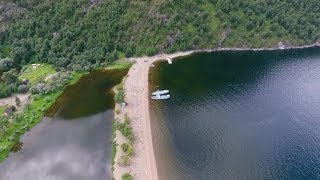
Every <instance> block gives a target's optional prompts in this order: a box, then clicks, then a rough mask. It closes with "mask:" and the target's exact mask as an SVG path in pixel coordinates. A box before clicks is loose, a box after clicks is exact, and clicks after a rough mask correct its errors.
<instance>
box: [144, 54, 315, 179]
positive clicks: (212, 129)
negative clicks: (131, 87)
mask: <svg viewBox="0 0 320 180" xmlns="http://www.w3.org/2000/svg"><path fill="white" fill-rule="evenodd" d="M178 59H180V60H178ZM178 59H177V60H176V61H174V63H173V64H172V65H168V64H167V63H166V62H159V63H157V65H156V67H155V68H153V69H152V70H151V72H150V81H151V85H150V90H156V89H157V88H158V87H160V88H161V89H169V90H170V94H171V97H172V98H171V99H169V100H167V101H160V102H159V101H150V105H151V106H150V109H151V117H152V124H153V127H152V128H153V129H152V130H153V139H154V145H155V150H156V152H155V153H156V159H157V166H158V169H159V174H160V179H161V180H162V179H163V180H164V179H184V180H186V179H191V180H193V179H197V180H198V179H201V180H208V179H288V180H292V179H297V180H304V179H320V48H310V49H304V50H285V51H271V52H216V53H211V54H210V53H205V54H196V55H192V56H188V57H184V58H178Z"/></svg>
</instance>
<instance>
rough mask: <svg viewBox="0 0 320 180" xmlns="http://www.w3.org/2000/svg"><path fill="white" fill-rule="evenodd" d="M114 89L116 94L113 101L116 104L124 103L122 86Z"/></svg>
mask: <svg viewBox="0 0 320 180" xmlns="http://www.w3.org/2000/svg"><path fill="white" fill-rule="evenodd" d="M115 89H116V93H115V95H114V100H115V102H116V103H118V104H121V103H123V102H124V97H125V92H124V88H123V84H120V85H118V86H116V87H115Z"/></svg>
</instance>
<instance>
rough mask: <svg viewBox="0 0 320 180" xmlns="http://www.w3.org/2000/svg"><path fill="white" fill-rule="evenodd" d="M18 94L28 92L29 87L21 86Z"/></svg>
mask: <svg viewBox="0 0 320 180" xmlns="http://www.w3.org/2000/svg"><path fill="white" fill-rule="evenodd" d="M18 92H19V93H26V92H28V86H27V85H25V84H21V85H19V86H18Z"/></svg>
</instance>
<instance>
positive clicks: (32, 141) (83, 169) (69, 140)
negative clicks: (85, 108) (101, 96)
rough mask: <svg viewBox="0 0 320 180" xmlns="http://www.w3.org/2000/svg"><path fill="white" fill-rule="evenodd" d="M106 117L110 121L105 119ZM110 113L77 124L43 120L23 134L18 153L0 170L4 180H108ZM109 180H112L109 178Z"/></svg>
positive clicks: (9, 158) (96, 115)
mask: <svg viewBox="0 0 320 180" xmlns="http://www.w3.org/2000/svg"><path fill="white" fill-rule="evenodd" d="M106 117H110V118H108V119H106ZM111 117H113V111H111V110H109V111H106V112H103V113H98V114H95V115H93V116H90V117H86V118H79V119H77V120H76V121H63V120H62V119H51V118H45V119H43V121H42V122H41V123H40V124H39V125H37V126H36V127H34V128H33V129H32V131H31V132H28V133H27V134H25V135H24V136H23V137H22V138H21V141H22V142H24V146H23V148H22V150H21V151H19V152H17V153H15V154H12V155H10V156H9V157H8V158H7V159H6V160H5V161H4V162H3V163H2V164H1V166H0V175H1V177H0V179H3V180H22V179H24V180H51V179H52V180H53V179H54V180H88V179H106V177H111V172H110V171H111V164H110V163H108V161H109V160H110V159H111V148H107V146H108V145H110V144H111V143H112V142H110V141H111V139H110V138H109V137H108V136H109V132H111V126H110V124H111V122H112V118H111ZM110 179H111V178H110Z"/></svg>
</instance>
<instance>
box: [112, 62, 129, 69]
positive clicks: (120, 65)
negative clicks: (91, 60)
mask: <svg viewBox="0 0 320 180" xmlns="http://www.w3.org/2000/svg"><path fill="white" fill-rule="evenodd" d="M131 66H132V62H131V61H115V62H112V63H110V64H107V69H117V70H124V69H129V68H130V67H131Z"/></svg>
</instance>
